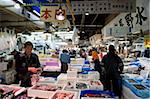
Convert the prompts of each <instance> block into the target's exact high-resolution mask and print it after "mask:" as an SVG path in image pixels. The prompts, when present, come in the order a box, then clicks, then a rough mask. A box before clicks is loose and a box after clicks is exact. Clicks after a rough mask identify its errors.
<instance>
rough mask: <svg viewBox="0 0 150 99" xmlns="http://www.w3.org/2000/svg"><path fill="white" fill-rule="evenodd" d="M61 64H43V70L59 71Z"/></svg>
mask: <svg viewBox="0 0 150 99" xmlns="http://www.w3.org/2000/svg"><path fill="white" fill-rule="evenodd" d="M60 70H61V66H44V69H43V71H60Z"/></svg>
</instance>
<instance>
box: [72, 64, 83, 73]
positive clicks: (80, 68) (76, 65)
mask: <svg viewBox="0 0 150 99" xmlns="http://www.w3.org/2000/svg"><path fill="white" fill-rule="evenodd" d="M70 65H71V66H70V68H71V69H77V71H78V72H81V71H82V67H83V65H81V64H70Z"/></svg>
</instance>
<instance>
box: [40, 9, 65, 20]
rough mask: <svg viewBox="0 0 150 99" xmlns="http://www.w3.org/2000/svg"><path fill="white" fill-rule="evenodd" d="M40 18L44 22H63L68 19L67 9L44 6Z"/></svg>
mask: <svg viewBox="0 0 150 99" xmlns="http://www.w3.org/2000/svg"><path fill="white" fill-rule="evenodd" d="M40 18H41V20H42V21H44V22H54V21H63V20H65V19H66V8H65V7H61V8H60V7H59V6H42V7H41V13H40Z"/></svg>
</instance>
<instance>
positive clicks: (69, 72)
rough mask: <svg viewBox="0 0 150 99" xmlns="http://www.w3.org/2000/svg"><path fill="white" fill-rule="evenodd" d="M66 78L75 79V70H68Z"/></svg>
mask: <svg viewBox="0 0 150 99" xmlns="http://www.w3.org/2000/svg"><path fill="white" fill-rule="evenodd" d="M68 78H77V69H68V71H67V79H68Z"/></svg>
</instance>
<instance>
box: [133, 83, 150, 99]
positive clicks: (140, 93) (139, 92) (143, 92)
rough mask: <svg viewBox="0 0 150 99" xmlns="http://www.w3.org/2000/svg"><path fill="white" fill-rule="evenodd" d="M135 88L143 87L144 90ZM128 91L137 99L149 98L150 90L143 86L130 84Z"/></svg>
mask: <svg viewBox="0 0 150 99" xmlns="http://www.w3.org/2000/svg"><path fill="white" fill-rule="evenodd" d="M135 86H143V87H144V88H145V89H137V88H136V87H135ZM130 89H131V90H132V92H133V93H135V94H136V95H137V96H138V97H141V98H144V99H145V98H146V99H147V98H150V94H149V92H150V90H149V89H148V88H147V87H146V86H145V85H143V84H132V85H131V87H130Z"/></svg>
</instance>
